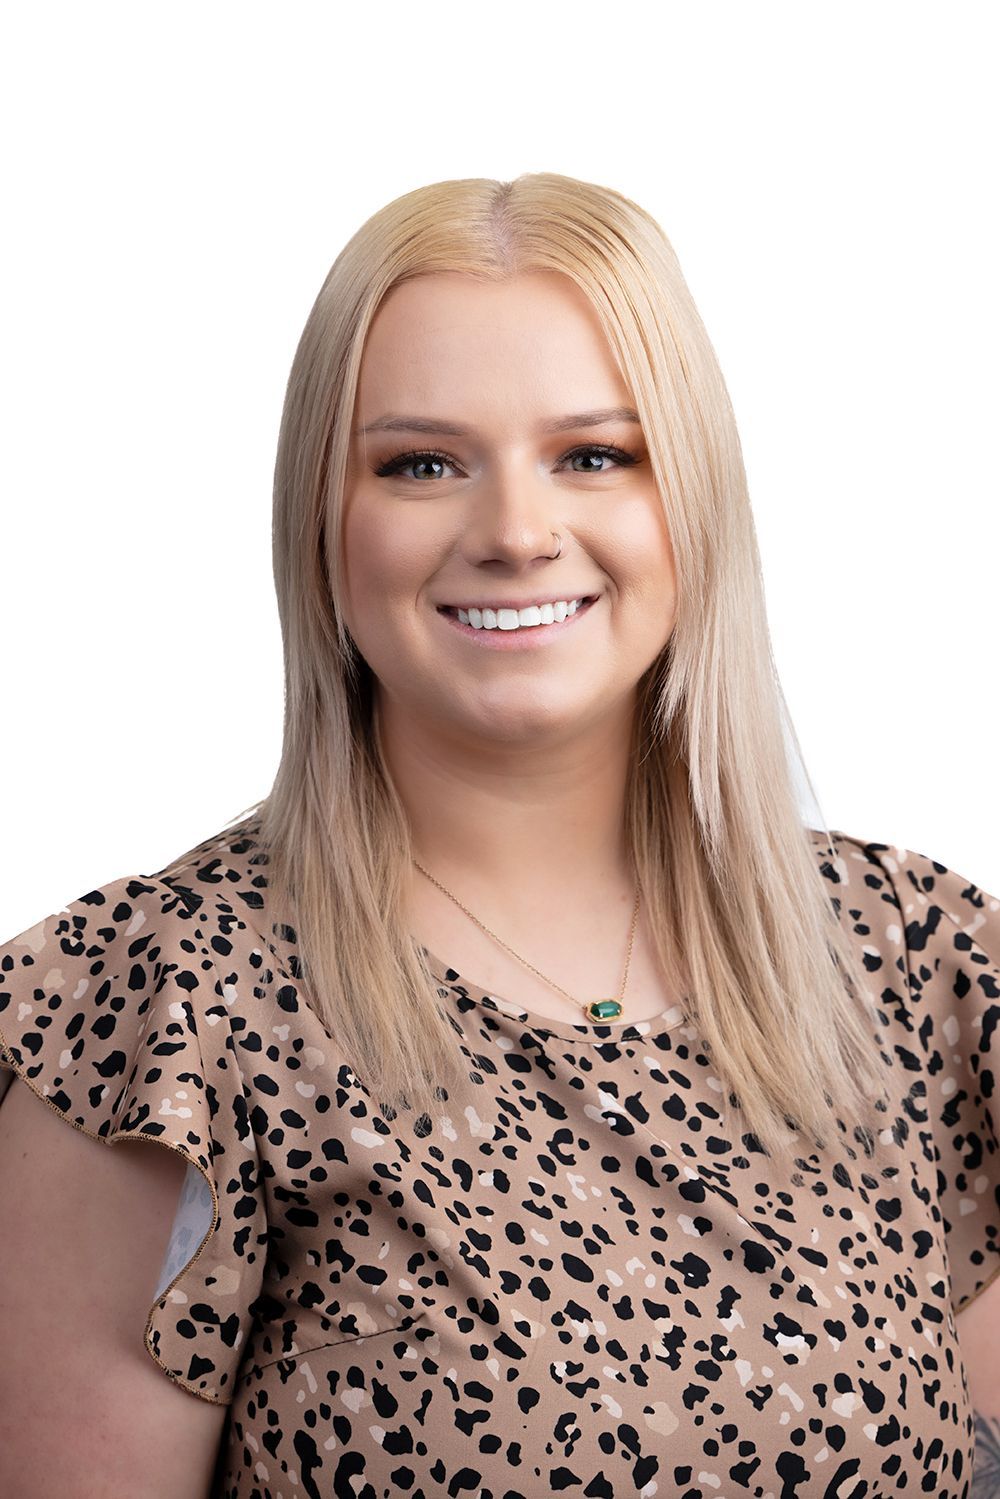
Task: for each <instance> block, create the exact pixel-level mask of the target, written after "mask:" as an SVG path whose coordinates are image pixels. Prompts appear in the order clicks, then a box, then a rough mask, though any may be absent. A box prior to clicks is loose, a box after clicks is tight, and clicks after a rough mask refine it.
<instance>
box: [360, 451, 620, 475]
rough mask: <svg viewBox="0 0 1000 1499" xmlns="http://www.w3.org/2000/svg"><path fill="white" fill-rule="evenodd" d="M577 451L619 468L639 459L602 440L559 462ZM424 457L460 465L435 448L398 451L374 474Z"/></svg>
mask: <svg viewBox="0 0 1000 1499" xmlns="http://www.w3.org/2000/svg"><path fill="white" fill-rule="evenodd" d="M578 453H598V454H599V455H600V456H601V457H602V458H614V459H615V460H616V461H617V462H618V466H619V467H620V468H629V467H631V466H632V465H633V464H635V463H638V462H639V459H638V458H637V457H636V455H635V454H634V453H627V452H626V451H625V449H624V448H616V447H613V446H611V445H610V444H608V443H603V442H594V443H587V444H585V445H584V446H581V447H576V448H570V450H569V452H568V453H564V454H563V456H562V457H561V458H560V460H559V462H560V463H565V462H566V461H567V459H569V458H575V457H576V456H577V454H578ZM425 458H440V459H442V460H443V461H444V462H445V463H450V464H451V465H452V466H453V467H454V468H458V467H459V466H460V465H459V464H458V461H457V460H456V459H455V458H452V457H451V456H450V454H448V453H441V452H438V451H436V450H434V451H430V450H425V451H423V452H411V453H399V454H397V455H396V457H395V458H388V459H387V460H386V461H385V463H381V464H379V466H378V468H377V469H376V470H375V476H376V478H379V479H385V478H391V477H392V476H393V475H395V474H398V473H399V471H400V469H404V468H406V466H407V465H408V464H410V463H417V462H418V461H420V460H422V459H425ZM593 472H594V474H595V475H596V477H598V478H600V476H601V474H604V473H607V472H608V470H607V469H595V470H593ZM412 482H413V483H414V484H426V483H427V482H428V481H427V480H426V479H414V480H413V481H412Z"/></svg>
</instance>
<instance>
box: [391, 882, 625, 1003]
mask: <svg viewBox="0 0 1000 1499" xmlns="http://www.w3.org/2000/svg"><path fill="white" fill-rule="evenodd" d="M413 862H414V864H415V865H416V866H417V868H418V869H419V870H420V873H421V874H423V875H426V876H427V878H428V879H429V880H430V882H431V884H432V885H436V886H437V887H438V889H439V890H440V891H441V893H442V894H443V895H447V897H448V899H449V900H453V901H454V902H455V904H456V906H458V908H459V910H462V911H464V912H465V914H466V916H468V917H469V919H470V921H474V922H475V923H476V926H478V927H480V928H481V929H482V931H484V932H485V933H486V934H487V936H489V937H492V938H493V940H494V942H499V943H500V946H501V947H503V948H505V949H506V950H507V952H509V953H510V955H511V957H513V958H516V959H517V961H518V962H519V963H523V964H524V966H525V968H530V969H531V971H532V973H537V974H538V977H539V978H540V979H542V980H544V982H545V983H546V984H549V985H550V986H551V987H552V988H553V989H558V990H559V993H560V994H563V995H565V996H566V998H567V999H569V1000H572V1001H573V1004H575V1005H580V1006H581V1007H582V1009H583V1013H584V1014H585V1015H586V1017H587V1019H588V1020H618V1019H620V1018H621V1016H622V1015H623V1014H624V1013H625V1006H624V1003H623V1001H624V998H625V985H626V984H627V983H628V970H629V964H630V963H631V961H632V943H633V942H634V941H635V928H636V922H637V921H638V919H639V881H638V880H636V882H635V907H634V909H633V911H632V929H631V931H630V932H629V937H628V952H627V953H626V954H625V971H624V973H623V974H622V986H621V989H620V990H619V991H618V998H617V999H592V1000H590V1001H589V1002H587V1003H585V1002H584V1001H583V1000H582V999H576V998H574V996H573V995H572V994H569V993H567V991H566V990H565V989H563V988H561V987H560V985H559V984H557V983H556V982H555V980H554V979H550V978H546V976H545V974H544V973H542V972H541V970H540V969H538V968H536V967H535V965H534V964H533V963H529V962H528V960H527V958H522V957H521V954H520V953H516V952H515V951H514V949H513V948H512V947H509V946H508V944H507V943H506V942H504V940H503V938H502V937H498V936H497V934H496V932H491V931H490V929H489V927H488V926H486V924H485V923H484V922H482V921H480V920H479V917H478V916H473V914H472V912H471V911H470V910H469V908H468V906H463V905H462V902H461V901H460V900H459V899H458V896H457V895H452V893H451V891H450V890H446V889H445V888H444V886H443V885H442V884H441V881H440V880H436V879H435V878H434V876H433V875H432V874H431V873H430V872H429V871H428V870H426V869H425V868H424V866H423V865H422V864H421V863H420V862H419V861H418V860H417V859H414V860H413Z"/></svg>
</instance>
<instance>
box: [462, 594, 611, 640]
mask: <svg viewBox="0 0 1000 1499" xmlns="http://www.w3.org/2000/svg"><path fill="white" fill-rule="evenodd" d="M597 602H598V600H597V599H592V600H591V601H590V603H589V604H581V605H580V607H579V608H578V609H577V611H576V613H575V614H571V615H569V616H568V618H566V619H564V620H562V622H561V623H559V624H555V623H553V624H551V625H521V626H520V627H519V628H518V629H516V630H500V629H496V630H477V629H476V628H475V626H474V625H465V624H463V623H462V621H461V620H460V619H459V617H458V615H457V614H445V613H444V612H443V611H442V610H440V609H439V610H438V615H439V616H440V618H441V619H443V620H444V622H445V624H446V625H451V627H452V629H453V630H457V631H458V633H459V634H460V635H464V636H466V638H467V639H469V640H471V641H472V643H473V645H478V646H480V647H481V648H482V649H483V650H485V651H536V650H538V649H539V648H540V647H541V646H543V645H545V644H546V643H547V642H549V641H553V640H558V639H559V638H560V636H562V635H565V634H566V632H567V630H572V628H573V626H574V625H575V624H576V623H577V621H578V620H581V619H582V618H583V616H584V615H585V614H589V613H590V611H591V609H593V607H594V605H595V604H596V603H597Z"/></svg>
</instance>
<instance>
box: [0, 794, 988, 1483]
mask: <svg viewBox="0 0 1000 1499" xmlns="http://www.w3.org/2000/svg"><path fill="white" fill-rule="evenodd" d="M255 829H256V824H255V823H254V821H253V819H252V818H250V819H246V820H245V821H244V822H242V823H240V824H238V825H237V826H236V827H235V828H230V829H228V830H226V831H225V832H223V833H220V834H218V835H217V836H215V837H214V838H210V839H207V840H206V841H205V842H204V843H202V844H200V845H199V846H198V847H197V848H196V849H193V850H191V851H190V853H189V854H187V855H185V856H184V860H183V861H180V869H179V872H178V864H176V863H175V864H173V865H168V866H165V870H164V871H163V872H162V873H163V875H164V877H163V878H160V877H158V876H157V875H155V874H154V875H150V876H148V877H147V876H128V877H124V878H121V879H117V880H114V881H112V882H111V883H109V884H107V885H104V886H103V887H101V888H100V889H97V890H92V891H90V892H89V893H88V894H85V895H82V896H80V897H79V898H78V899H76V900H74V901H71V902H70V904H69V905H68V906H66V907H65V908H64V909H63V910H61V911H58V912H56V913H54V914H53V915H51V916H49V917H47V918H46V919H45V920H43V921H41V922H39V923H38V924H37V925H36V926H34V927H32V928H31V929H30V930H28V931H26V932H23V933H21V934H20V935H19V936H17V937H15V938H13V939H12V940H11V941H9V942H8V943H7V944H6V945H5V946H3V947H2V948H0V1059H2V1067H0V1096H2V1093H3V1092H5V1091H6V1087H7V1086H8V1085H9V1084H10V1083H11V1082H12V1081H13V1079H14V1077H15V1076H16V1077H18V1078H20V1079H21V1080H22V1081H23V1082H24V1083H25V1084H27V1086H28V1087H30V1088H32V1089H33V1090H34V1092H35V1093H37V1094H38V1095H39V1096H40V1097H41V1098H43V1099H45V1100H46V1101H47V1102H48V1104H49V1105H50V1106H51V1107H52V1108H54V1109H55V1110H56V1112H57V1113H58V1114H59V1115H60V1116H61V1117H62V1118H64V1119H65V1120H66V1122H67V1124H68V1125H70V1126H72V1127H75V1128H78V1129H81V1130H83V1131H85V1132H86V1133H88V1134H90V1135H92V1136H95V1137H96V1138H97V1139H99V1140H103V1141H105V1142H106V1143H108V1144H109V1145H110V1144H112V1143H113V1142H114V1141H116V1140H120V1139H123V1138H127V1137H133V1138H135V1137H141V1138H146V1139H153V1140H156V1141H159V1142H160V1143H161V1144H162V1145H163V1146H164V1147H165V1148H169V1149H172V1150H175V1151H177V1152H179V1153H180V1154H181V1155H182V1156H183V1157H184V1158H185V1159H186V1160H187V1162H188V1168H189V1169H188V1180H187V1182H186V1183H185V1190H184V1192H183V1193H182V1199H181V1202H180V1203H179V1205H178V1217H177V1224H176V1225H175V1235H174V1238H173V1239H172V1241H171V1245H170V1248H169V1252H168V1255H167V1259H166V1261H165V1264H164V1273H163V1276H162V1277H161V1290H162V1294H161V1295H160V1296H159V1299H158V1300H157V1301H156V1303H155V1305H154V1306H153V1307H152V1308H151V1309H150V1312H149V1317H148V1321H147V1324H146V1327H145V1330H143V1329H142V1328H139V1327H137V1328H136V1330H135V1335H136V1339H137V1340H138V1339H140V1338H143V1337H144V1339H145V1346H146V1348H147V1350H148V1352H149V1354H150V1356H151V1357H152V1358H153V1359H154V1360H155V1361H156V1363H157V1364H158V1365H159V1367H160V1368H161V1369H162V1370H163V1372H164V1374H165V1375H166V1376H167V1377H168V1378H169V1379H171V1380H174V1381H175V1382H176V1383H178V1384H179V1385H181V1386H183V1388H185V1389H186V1390H188V1391H189V1392H190V1393H191V1395H192V1396H193V1397H197V1398H200V1399H203V1400H209V1401H215V1402H220V1403H222V1404H223V1405H226V1406H228V1407H229V1411H228V1415H227V1418H226V1426H225V1430H224V1436H223V1439H222V1444H221V1447H220V1451H219V1459H218V1465H217V1468H216V1474H215V1479H214V1484H213V1488H212V1494H213V1496H223V1499H292V1496H295V1499H300V1496H310V1499H312V1496H320V1495H323V1496H327V1495H352V1496H357V1499H389V1496H393V1499H395V1496H397V1495H409V1496H413V1499H419V1496H427V1499H430V1496H432V1495H434V1496H437V1495H456V1496H458V1495H460V1496H470V1499H518V1496H525V1499H527V1496H532V1499H534V1496H543V1495H544V1496H550V1495H552V1494H556V1493H560V1492H563V1491H569V1492H574V1493H578V1494H580V1495H581V1496H587V1499H605V1496H607V1499H612V1496H621V1495H627V1494H637V1495H643V1496H648V1495H660V1496H675V1495H680V1496H684V1499H709V1496H711V1499H720V1496H722V1499H724V1496H727V1495H755V1496H758V1499H771V1496H773V1499H788V1496H796V1495H800V1496H806V1499H808V1496H813V1495H827V1496H854V1499H861V1496H866V1499H872V1496H881V1495H890V1494H893V1495H895V1494H899V1493H903V1492H906V1493H908V1494H921V1493H923V1494H933V1495H936V1496H938V1499H950V1496H960V1495H961V1496H967V1495H968V1494H969V1493H970V1487H971V1473H972V1467H971V1464H972V1452H973V1446H972V1413H971V1410H970V1405H969V1399H968V1389H967V1381H966V1374H965V1367H964V1365H963V1362H962V1358H961V1350H960V1346H959V1342H958V1332H957V1328H956V1321H955V1318H956V1313H957V1312H958V1311H959V1310H961V1309H962V1308H963V1307H964V1306H965V1305H967V1304H968V1302H969V1301H970V1300H971V1299H972V1298H973V1297H975V1296H976V1295H977V1294H978V1293H979V1292H981V1291H982V1290H983V1289H984V1288H985V1286H986V1285H987V1284H988V1283H989V1281H990V1280H991V1279H992V1277H993V1276H994V1275H995V1274H996V1273H997V1270H998V1269H1000V1153H998V1140H997V1114H996V1101H995V1093H994V1070H993V1066H994V1059H995V1056H996V1044H997V1043H996V1038H997V1027H998V1021H1000V966H998V964H1000V905H998V902H997V900H996V899H994V898H992V897H990V896H989V895H987V894H986V893H985V892H984V891H982V890H980V889H978V888H977V887H976V886H975V885H974V884H971V883H970V882H969V881H967V880H965V879H963V878H962V877H961V876H960V875H958V874H956V873H954V872H953V871H951V870H949V869H947V868H945V867H944V866H943V865H941V864H939V863H937V862H935V861H933V860H932V859H930V858H927V857H925V856H924V855H922V854H919V853H915V852H912V851H909V850H906V849H901V848H893V847H890V846H888V845H886V844H883V843H872V842H863V841H861V840H860V839H858V838H853V837H851V836H849V835H848V834H846V833H843V832H832V833H831V835H830V839H829V840H828V839H827V836H826V834H825V833H821V832H817V831H815V830H809V831H808V836H809V838H810V839H811V841H812V844H813V846H814V847H815V852H816V857H817V861H818V865H819V868H820V871H821V873H822V876H823V878H824V880H825V881H827V883H828V885H829V894H830V897H831V900H832V901H833V902H834V904H835V908H836V909H837V911H838V914H839V916H840V919H841V921H842V922H843V923H844V924H845V925H846V926H847V928H848V929H849V930H850V932H851V933H852V934H853V936H854V939H855V940H856V942H857V944H858V946H859V949H860V951H861V953H862V954H863V957H864V961H865V963H866V965H867V969H868V971H869V973H870V974H871V976H872V979H873V981H874V983H875V985H876V987H877V991H878V992H879V993H880V995H881V1003H880V1009H879V1032H878V1037H877V1042H876V1037H875V1036H874V1035H873V1045H874V1044H877V1046H878V1051H879V1055H880V1056H881V1057H882V1058H883V1061H884V1065H885V1071H886V1078H887V1082H888V1085H889V1087H890V1091H891V1095H892V1098H893V1107H892V1109H891V1111H890V1112H889V1113H887V1115H886V1142H887V1144H888V1145H889V1146H890V1147H891V1151H892V1165H891V1166H890V1167H889V1168H888V1170H887V1171H886V1172H885V1173H884V1174H882V1175H876V1174H875V1173H874V1172H873V1171H872V1170H871V1169H869V1166H868V1164H867V1162H866V1159H865V1157H864V1155H863V1153H862V1152H861V1151H860V1150H859V1154H858V1159H857V1162H856V1164H853V1165H851V1166H850V1168H849V1169H847V1168H845V1167H844V1166H842V1165H837V1164H831V1162H830V1161H828V1160H826V1159H824V1158H822V1157H820V1156H818V1155H817V1154H815V1153H810V1154H804V1155H803V1156H802V1157H801V1159H800V1160H799V1162H798V1163H797V1168H796V1169H795V1170H794V1171H793V1172H791V1173H787V1174H786V1175H785V1176H784V1177H783V1178H782V1177H780V1176H779V1175H778V1174H777V1173H776V1172H775V1171H774V1170H772V1169H769V1158H768V1157H767V1156H766V1155H765V1154H764V1153H763V1152H762V1151H761V1150H760V1149H759V1148H755V1147H756V1141H754V1139H753V1137H752V1136H750V1135H743V1136H741V1137H739V1138H736V1139H727V1138H725V1137H724V1136H723V1134H722V1132H721V1128H720V1111H719V1106H720V1099H721V1093H722V1086H721V1084H720V1081H719V1079H718V1078H717V1077H716V1075H715V1073H714V1071H713V1068H712V1066H711V1064H710V1061H709V1060H708V1057H707V1055H706V1053H705V1051H704V1048H703V1047H702V1046H701V1045H700V1042H699V1037H698V1035H697V1033H696V1031H695V1029H694V1027H693V1025H692V1024H691V1023H690V1022H689V1020H688V1018H687V1017H686V1015H685V1013H684V1010H683V1007H678V1008H674V1009H670V1010H667V1011H666V1012H664V1013H663V1014H662V1015H660V1016H659V1017H658V1018H657V1019H656V1020H650V1021H644V1022H641V1023H637V1024H630V1023H624V1024H622V1023H618V1024H610V1023H604V1024H587V1023H581V1024H574V1023H572V1022H554V1021H551V1020H548V1019H545V1018H543V1017H540V1016H537V1015H532V1014H531V1013H529V1012H527V1011H525V1010H524V1009H522V1008H521V1007H520V1006H519V1005H518V1003H517V1001H516V999H512V998H503V997H500V996H496V995H491V994H486V993H484V992H482V991H481V990H480V989H479V988H478V987H477V986H476V984H475V983H474V981H473V980H472V979H471V978H467V977H465V976H463V975H460V974H458V973H457V972H455V970H454V969H451V968H449V967H448V966H447V965H446V963H445V962H444V961H442V960H440V959H438V958H437V957H435V956H434V955H433V954H431V953H428V960H429V962H430V964H431V967H432V970H433V972H434V974H435V976H436V977H437V978H438V979H439V983H440V987H439V989H438V996H439V1000H440V1002H441V1003H442V1004H443V1005H444V1006H445V1007H446V1008H447V1011H448V1013H449V1015H450V1017H451V1020H452V1025H453V1027H454V1032H455V1037H456V1044H460V1045H462V1046H463V1047H464V1048H465V1049H466V1052H467V1055H468V1056H469V1057H470V1059H474V1061H475V1063H476V1070H477V1072H478V1075H479V1076H480V1077H481V1080H482V1081H481V1087H482V1092H483V1106H482V1108H474V1107H470V1108H468V1109H467V1110H466V1111H464V1112H461V1113H458V1112H456V1113H455V1115H454V1116H449V1117H448V1119H447V1122H446V1123H445V1124H444V1126H443V1127H441V1126H439V1125H437V1124H435V1126H434V1127H433V1128H432V1129H430V1130H429V1131H428V1130H426V1128H420V1127H418V1126H417V1125H415V1124H414V1123H413V1122H406V1121H405V1120H404V1119H403V1118H402V1116H400V1117H397V1118H396V1119H394V1120H390V1119H389V1118H387V1117H386V1115H385V1114H384V1113H383V1112H382V1111H380V1110H378V1109H377V1107H375V1106H374V1105H373V1102H372V1099H371V1097H370V1095H369V1093H368V1091H367V1090H366V1088H365V1084H364V1080H363V1079H362V1078H360V1077H358V1076H357V1075H356V1074H355V1072H354V1071H353V1070H352V1069H351V1067H350V1066H349V1065H348V1064H347V1062H346V1060H345V1059H344V1058H343V1057H342V1056H340V1055H338V1053H337V1050H336V1048H335V1046H334V1045H333V1043H332V1041H331V1039H330V1037H329V1035H328V1034H327V1032H326V1030H325V1028H324V1027H323V1025H322V1024H321V1023H320V1021H319V1019H318V1017H317V1015H316V1012H315V1010H314V1009H313V1008H312V1006H311V1004H310V999H309V995H308V993H307V992H306V990H305V987H304V985H303V983H302V982H301V979H300V973H301V970H300V968H299V965H298V962H297V957H296V938H295V932H294V928H293V927H292V926H291V925H290V924H289V922H288V920H287V913H285V919H283V913H281V912H280V911H276V910H273V909H271V907H270V906H269V900H268V889H267V878H266V874H267V867H266V858H265V857H264V855H263V853H262V851H261V850H260V846H259V845H258V844H257V843H256V842H255V837H254V833H255ZM425 951H426V949H425ZM0 1120H2V1109H0ZM425 1124H426V1121H425ZM4 1206H5V1210H6V1211H10V1210H11V1205H10V1204H5V1205H4ZM81 1273H84V1267H81Z"/></svg>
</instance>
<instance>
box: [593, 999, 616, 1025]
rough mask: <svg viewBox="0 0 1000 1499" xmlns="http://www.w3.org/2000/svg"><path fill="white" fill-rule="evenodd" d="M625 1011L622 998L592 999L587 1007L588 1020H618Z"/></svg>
mask: <svg viewBox="0 0 1000 1499" xmlns="http://www.w3.org/2000/svg"><path fill="white" fill-rule="evenodd" d="M623 1013H624V1006H623V1005H622V1002H621V1000H620V999H592V1000H591V1002H590V1004H589V1005H587V1008H586V1014H587V1018H588V1020H617V1019H618V1018H619V1017H620V1016H621V1015H622V1014H623Z"/></svg>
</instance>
